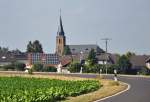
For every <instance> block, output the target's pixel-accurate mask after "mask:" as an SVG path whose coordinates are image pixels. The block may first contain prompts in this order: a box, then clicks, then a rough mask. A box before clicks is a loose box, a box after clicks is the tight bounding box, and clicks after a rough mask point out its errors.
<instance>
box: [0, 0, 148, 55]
mask: <svg viewBox="0 0 150 102" xmlns="http://www.w3.org/2000/svg"><path fill="white" fill-rule="evenodd" d="M60 8H61V11H62V20H63V25H64V31H65V35H66V37H67V44H98V45H99V46H100V47H101V48H103V49H104V48H105V43H104V41H102V40H101V39H102V38H106V37H108V38H111V39H112V40H111V41H110V42H109V44H108V45H109V46H108V47H109V48H108V51H109V52H111V53H125V52H127V51H132V52H135V53H137V54H150V46H149V42H150V0H0V46H5V47H9V48H10V49H16V48H18V49H20V50H22V51H25V50H26V45H27V43H28V41H30V40H31V41H33V40H36V39H37V40H40V42H41V43H42V45H43V48H44V51H45V52H47V53H54V52H55V37H56V33H57V30H58V24H59V10H60Z"/></svg>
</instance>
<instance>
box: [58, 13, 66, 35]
mask: <svg viewBox="0 0 150 102" xmlns="http://www.w3.org/2000/svg"><path fill="white" fill-rule="evenodd" d="M57 35H60V36H64V35H65V33H64V29H63V25H62V19H61V10H60V18H59V26H58V32H57Z"/></svg>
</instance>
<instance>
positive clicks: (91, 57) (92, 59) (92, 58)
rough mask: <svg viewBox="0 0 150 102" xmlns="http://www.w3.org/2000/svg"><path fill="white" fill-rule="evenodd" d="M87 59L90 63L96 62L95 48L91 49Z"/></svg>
mask: <svg viewBox="0 0 150 102" xmlns="http://www.w3.org/2000/svg"><path fill="white" fill-rule="evenodd" d="M87 59H88V61H89V64H90V65H93V64H95V63H96V52H95V51H94V49H91V51H90V52H89V55H88V58H87Z"/></svg>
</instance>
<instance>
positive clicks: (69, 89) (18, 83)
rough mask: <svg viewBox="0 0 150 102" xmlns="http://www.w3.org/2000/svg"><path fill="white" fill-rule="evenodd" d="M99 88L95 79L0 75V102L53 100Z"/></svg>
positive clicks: (43, 101) (48, 101)
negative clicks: (78, 79)
mask: <svg viewBox="0 0 150 102" xmlns="http://www.w3.org/2000/svg"><path fill="white" fill-rule="evenodd" d="M99 88H100V83H99V81H96V80H82V81H69V80H56V79H46V78H23V77H0V102H55V101H58V100H62V99H65V98H66V97H68V96H78V95H81V94H84V93H88V92H92V91H95V90H97V89H99Z"/></svg>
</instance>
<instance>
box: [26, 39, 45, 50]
mask: <svg viewBox="0 0 150 102" xmlns="http://www.w3.org/2000/svg"><path fill="white" fill-rule="evenodd" d="M27 52H28V53H43V48H42V45H41V44H40V42H39V41H38V40H35V41H34V42H33V43H32V42H31V41H29V43H28V45H27Z"/></svg>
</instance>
